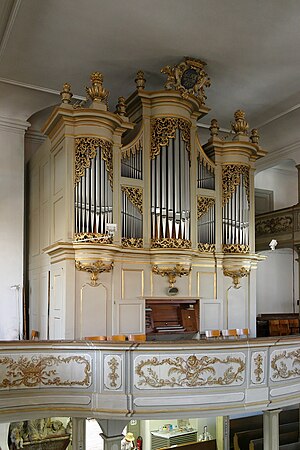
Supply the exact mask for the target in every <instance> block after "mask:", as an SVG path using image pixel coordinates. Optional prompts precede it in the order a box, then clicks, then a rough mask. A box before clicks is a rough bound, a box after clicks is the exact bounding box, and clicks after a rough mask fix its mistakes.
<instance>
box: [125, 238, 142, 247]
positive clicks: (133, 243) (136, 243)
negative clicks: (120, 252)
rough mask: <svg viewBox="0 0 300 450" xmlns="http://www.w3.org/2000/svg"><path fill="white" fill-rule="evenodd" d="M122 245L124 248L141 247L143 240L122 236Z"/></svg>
mask: <svg viewBox="0 0 300 450" xmlns="http://www.w3.org/2000/svg"><path fill="white" fill-rule="evenodd" d="M122 247H124V248H143V247H144V240H143V239H142V238H124V237H123V238H122Z"/></svg>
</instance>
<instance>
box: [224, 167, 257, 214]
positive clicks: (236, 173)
mask: <svg viewBox="0 0 300 450" xmlns="http://www.w3.org/2000/svg"><path fill="white" fill-rule="evenodd" d="M241 176H242V177H243V178H242V179H243V184H244V188H245V191H246V196H247V200H248V204H249V203H250V190H249V166H247V165H244V164H224V165H223V166H222V191H223V202H222V203H223V206H224V205H225V204H226V203H228V201H229V200H230V198H231V197H232V196H233V194H234V193H235V191H236V188H237V187H238V186H239V185H240V183H241Z"/></svg>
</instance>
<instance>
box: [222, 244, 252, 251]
mask: <svg viewBox="0 0 300 450" xmlns="http://www.w3.org/2000/svg"><path fill="white" fill-rule="evenodd" d="M222 251H223V253H249V251H250V247H249V245H245V244H223V245H222Z"/></svg>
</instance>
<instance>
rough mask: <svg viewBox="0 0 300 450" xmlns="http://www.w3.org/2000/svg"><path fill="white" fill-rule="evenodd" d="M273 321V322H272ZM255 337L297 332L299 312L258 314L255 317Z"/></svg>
mask: <svg viewBox="0 0 300 450" xmlns="http://www.w3.org/2000/svg"><path fill="white" fill-rule="evenodd" d="M274 321H275V322H274ZM256 331H257V337H265V336H285V335H287V334H298V333H299V314H296V313H273V314H260V315H259V316H258V317H257V318H256Z"/></svg>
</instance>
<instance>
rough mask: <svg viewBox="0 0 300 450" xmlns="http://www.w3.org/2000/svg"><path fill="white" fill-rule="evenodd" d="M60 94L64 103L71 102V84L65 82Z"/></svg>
mask: <svg viewBox="0 0 300 450" xmlns="http://www.w3.org/2000/svg"><path fill="white" fill-rule="evenodd" d="M60 96H61V102H62V103H67V104H69V103H71V98H72V97H73V94H72V92H71V85H70V84H69V83H64V85H63V88H62V91H61V93H60Z"/></svg>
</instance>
